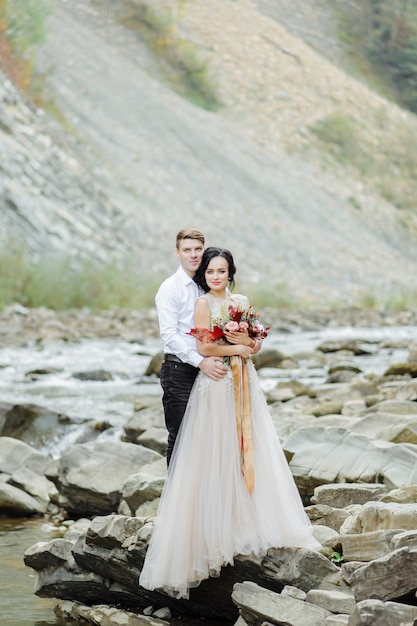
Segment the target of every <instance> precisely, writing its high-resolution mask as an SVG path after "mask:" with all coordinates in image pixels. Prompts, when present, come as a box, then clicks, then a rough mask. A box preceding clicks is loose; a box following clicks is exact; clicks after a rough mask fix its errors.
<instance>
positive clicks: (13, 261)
mask: <svg viewBox="0 0 417 626" xmlns="http://www.w3.org/2000/svg"><path fill="white" fill-rule="evenodd" d="M142 276H143V272H141V277H142ZM159 283H160V277H156V276H152V275H149V276H145V278H141V280H139V279H138V271H137V266H136V265H134V263H133V262H131V261H128V262H127V261H126V262H121V261H116V260H115V261H109V262H107V263H102V262H99V261H97V260H92V259H87V258H85V259H83V260H81V261H77V263H75V261H74V259H71V258H70V257H69V256H65V255H62V256H54V257H49V258H43V259H41V260H40V261H38V262H37V263H30V262H29V261H28V260H26V259H25V256H24V254H22V253H21V252H20V251H19V247H18V246H17V245H16V244H12V245H10V244H9V245H8V246H7V248H6V247H5V248H4V249H3V250H0V308H1V309H2V308H4V307H5V306H7V305H9V304H12V303H14V302H19V303H21V304H23V305H25V306H28V307H40V306H45V307H47V308H52V309H56V310H65V309H70V308H83V307H88V308H90V309H92V310H100V309H108V308H111V307H113V306H119V307H123V308H130V309H143V308H148V307H151V306H153V304H154V294H155V293H156V289H157V287H158V285H159Z"/></svg>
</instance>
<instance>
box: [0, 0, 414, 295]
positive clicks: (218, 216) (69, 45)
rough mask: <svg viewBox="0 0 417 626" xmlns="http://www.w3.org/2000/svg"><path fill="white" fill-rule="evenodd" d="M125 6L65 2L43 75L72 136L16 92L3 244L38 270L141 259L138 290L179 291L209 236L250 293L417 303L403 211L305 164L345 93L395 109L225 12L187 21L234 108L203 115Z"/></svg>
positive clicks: (1, 143)
mask: <svg viewBox="0 0 417 626" xmlns="http://www.w3.org/2000/svg"><path fill="white" fill-rule="evenodd" d="M125 4H126V3H124V2H122V1H118V2H101V3H96V2H93V1H92V0H79V1H77V2H72V3H71V6H69V3H66V2H64V1H63V0H58V1H57V2H56V6H55V11H54V13H53V15H52V16H51V18H50V20H49V38H48V42H47V44H46V45H45V47H44V49H43V50H42V51H41V54H40V57H39V68H40V69H41V70H42V71H44V72H45V74H46V76H47V82H48V84H49V86H50V88H51V89H52V91H53V92H54V93H55V96H56V102H57V105H58V108H59V109H60V110H61V112H62V114H63V115H64V117H65V118H66V121H67V123H66V129H64V128H63V127H62V126H60V125H59V124H58V122H56V121H53V120H51V119H50V118H49V116H48V115H47V114H46V113H42V112H41V111H38V110H34V109H33V108H31V107H30V106H29V105H28V104H26V103H25V102H23V101H22V99H21V98H20V96H19V95H18V94H17V93H16V92H15V90H14V89H13V87H12V86H11V85H10V83H8V81H7V79H6V78H4V77H3V78H2V80H1V85H0V101H1V103H2V106H1V112H0V115H1V120H0V121H1V123H0V150H1V156H2V161H1V165H0V176H1V186H0V203H1V211H0V229H1V230H0V237H1V240H2V241H4V242H7V241H8V238H9V237H10V236H11V235H12V236H15V237H18V238H19V239H21V240H22V242H25V243H24V245H27V246H28V248H29V249H30V250H31V254H32V256H34V257H36V256H39V255H43V254H45V253H48V252H49V253H51V252H53V251H56V250H64V251H66V252H70V253H71V254H73V255H74V257H76V256H79V255H80V254H91V255H93V256H95V257H98V258H106V259H108V258H112V257H115V258H117V257H126V256H129V257H130V258H131V260H132V262H133V263H135V264H136V265H137V267H138V272H147V273H149V272H153V273H154V274H155V275H163V274H164V273H168V272H170V271H171V270H172V269H173V267H175V265H176V261H175V257H174V255H173V254H172V249H173V247H174V240H175V233H176V232H177V231H178V230H179V229H180V228H182V227H184V226H188V225H195V226H197V227H199V228H201V229H202V230H203V231H204V232H205V233H206V235H207V243H208V244H209V245H223V246H227V247H229V248H231V249H232V251H233V252H234V254H235V257H236V262H237V265H238V270H239V276H240V278H241V280H242V279H243V277H247V279H248V280H253V281H262V282H263V283H264V284H265V285H267V286H269V287H270V288H271V289H282V290H283V291H286V292H287V293H289V294H293V295H294V296H295V297H297V298H307V299H315V300H319V301H323V300H324V301H334V300H342V301H345V302H346V301H347V302H349V301H353V300H354V299H355V298H357V297H358V296H359V295H361V294H363V293H366V291H367V290H370V289H376V290H378V291H379V292H387V293H388V292H390V291H391V292H392V291H401V290H406V289H408V288H409V287H410V285H411V284H412V281H413V280H414V276H415V264H416V262H417V247H416V245H415V236H414V235H413V233H412V230H411V229H410V228H407V227H405V226H404V225H403V224H402V220H401V219H400V218H401V216H400V215H399V214H398V211H397V210H396V209H395V208H394V207H392V206H390V205H389V204H388V203H387V202H385V201H383V200H382V199H381V198H380V197H378V196H376V195H375V194H374V193H372V192H371V191H370V190H369V189H367V187H366V185H363V183H361V182H360V181H358V180H357V179H355V178H354V176H353V174H352V171H351V170H349V169H347V170H346V172H345V175H344V176H341V175H340V171H339V172H335V171H329V170H328V171H325V170H322V169H320V167H321V166H320V163H319V162H318V161H315V160H314V159H312V158H311V154H309V156H308V158H307V157H306V155H305V154H303V152H304V147H303V146H304V144H303V141H304V138H305V127H304V126H303V121H304V123H305V124H306V125H307V124H308V123H311V122H312V121H313V120H314V115H316V117H317V116H318V113H320V114H321V113H326V112H329V111H331V108H332V107H331V103H332V102H333V104H334V102H335V101H336V100H337V102H338V103H340V102H342V101H344V100H345V99H346V98H345V96H346V93H347V91H346V90H348V89H350V90H351V95H350V97H349V106H350V107H353V105H354V103H355V102H358V108H357V112H358V113H357V114H358V115H359V116H360V115H362V114H363V110H365V109H366V107H369V106H373V107H388V106H391V105H388V104H387V103H385V101H383V100H382V99H381V98H379V97H377V96H376V95H375V94H371V92H368V91H367V90H366V89H365V88H364V87H363V85H359V84H357V83H355V81H353V80H352V79H351V78H348V77H347V76H346V75H344V74H343V73H342V72H341V71H339V70H337V68H335V67H334V66H332V65H331V64H330V63H329V62H327V61H325V59H324V58H323V57H321V56H320V55H319V54H318V53H317V52H316V51H314V50H313V49H312V48H310V47H309V46H308V45H306V44H305V43H304V42H302V41H301V40H300V39H297V38H296V37H294V36H293V35H290V34H289V33H288V32H287V31H286V30H285V29H284V28H283V27H282V26H281V25H279V24H278V23H277V22H276V21H275V20H274V19H272V18H271V17H269V16H268V15H262V14H261V13H259V12H258V10H257V9H256V6H255V4H253V3H251V2H249V1H246V0H245V1H244V2H240V3H239V4H238V5H237V4H236V3H235V2H232V1H231V0H230V1H228V0H227V1H225V2H224V1H223V2H222V3H219V2H218V1H217V0H210V2H207V1H206V2H200V1H196V2H193V3H186V5H185V6H184V13H183V14H182V15H181V16H180V17H181V28H182V30H183V32H184V33H186V34H187V36H188V37H189V39H191V40H193V41H194V42H196V43H197V45H198V46H200V47H202V48H203V49H205V50H206V51H207V50H210V49H211V51H212V52H211V57H210V63H211V67H212V70H213V72H214V75H215V78H216V80H217V83H218V86H219V90H220V97H221V100H222V102H223V106H222V108H221V109H220V110H219V111H218V112H217V113H213V112H208V111H204V110H202V109H199V108H197V107H196V106H194V105H192V104H191V103H189V102H187V101H186V100H184V99H183V98H181V97H180V96H179V95H177V94H176V93H174V92H173V91H172V90H171V89H170V88H169V87H168V86H167V85H166V84H165V83H164V82H163V80H162V75H161V73H160V72H159V69H158V64H157V63H156V61H155V59H154V58H153V57H152V55H151V54H150V52H149V50H148V49H147V48H146V46H145V45H144V43H143V41H142V40H141V39H140V38H139V37H138V35H137V34H135V33H134V32H132V31H129V30H127V29H126V28H125V27H124V26H123V25H122V23H121V21H120V11H122V10H123V8H124V6H125ZM260 5H263V6H262V7H261V8H263V9H264V8H265V6H264V5H265V2H263V3H258V7H259V6H260ZM250 42H252V44H250ZM277 42H278V44H279V45H278V44H277ZM277 46H278V47H277ZM277 58H279V62H278V65H277ZM263 70H264V71H263ZM313 87H314V89H313ZM352 90H353V91H352ZM262 94H263V95H262ZM320 109H321V110H320ZM390 111H394V112H391V113H390V115H392V116H396V115H403V112H400V111H399V110H397V108H395V107H394V108H392V109H390ZM303 128H304V130H303ZM290 149H291V150H292V151H289V150H290ZM305 151H306V152H307V150H305ZM352 198H354V200H355V201H354V202H353V201H352Z"/></svg>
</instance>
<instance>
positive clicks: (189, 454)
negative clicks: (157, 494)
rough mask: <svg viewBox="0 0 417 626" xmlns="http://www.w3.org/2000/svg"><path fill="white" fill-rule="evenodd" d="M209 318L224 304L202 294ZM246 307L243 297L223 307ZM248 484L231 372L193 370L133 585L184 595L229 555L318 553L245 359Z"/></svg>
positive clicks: (228, 559)
mask: <svg viewBox="0 0 417 626" xmlns="http://www.w3.org/2000/svg"><path fill="white" fill-rule="evenodd" d="M203 297H205V298H207V299H208V302H209V305H210V310H211V316H212V320H213V319H215V318H216V317H218V316H219V314H220V309H221V307H223V308H224V304H225V302H224V301H221V302H218V301H217V302H216V300H215V299H214V298H212V297H211V296H210V295H209V294H206V295H205V296H203ZM228 303H230V304H233V305H236V304H240V305H241V306H244V307H247V306H248V302H247V299H246V298H245V296H232V297H231V301H230V302H226V304H228ZM247 372H248V381H249V390H250V416H251V427H252V441H253V468H254V487H253V490H252V491H251V492H249V490H248V488H247V485H246V483H245V480H244V478H243V476H242V470H241V461H240V451H239V444H238V437H237V427H236V408H235V396H234V385H233V377H232V372H231V370H230V369H229V371H228V373H227V375H226V377H225V378H224V379H222V380H221V381H218V382H215V381H213V380H211V379H210V378H208V377H207V376H205V375H204V374H203V373H202V372H200V373H199V374H198V376H197V379H196V382H195V384H194V387H193V389H192V392H191V396H190V399H189V402H188V405H187V410H186V412H185V415H184V418H183V421H182V424H181V427H180V431H179V433H178V437H177V440H176V444H175V447H174V451H173V455H172V458H171V462H170V466H169V470H168V477H167V480H166V483H165V486H164V490H163V493H162V496H161V500H160V504H159V508H158V513H157V517H156V519H155V528H154V532H153V535H152V538H151V541H150V544H149V547H148V550H147V554H146V559H145V563H144V566H143V569H142V572H141V575H140V578H139V584H140V585H141V586H143V587H145V588H146V589H150V590H153V589H158V590H163V591H165V592H166V593H168V594H169V595H171V596H174V597H176V598H188V597H189V590H190V588H192V587H196V586H197V585H198V584H199V583H200V582H201V581H202V580H204V579H206V578H208V577H209V576H218V575H219V573H220V570H221V568H222V567H223V566H225V565H228V564H233V559H234V557H235V556H236V555H247V554H251V553H253V554H255V555H263V554H265V553H266V551H267V550H268V548H271V547H281V546H287V547H289V546H291V547H304V548H311V549H312V550H319V549H320V548H321V546H320V544H319V543H318V542H317V541H316V540H315V539H314V537H313V535H312V526H311V524H310V521H309V519H308V517H307V515H306V513H305V511H304V507H303V504H302V502H301V498H300V495H299V493H298V490H297V487H296V485H295V483H294V479H293V477H292V475H291V472H290V469H289V467H288V464H287V460H286V458H285V455H284V453H283V450H282V448H281V445H280V442H279V440H278V437H277V434H276V432H275V429H274V426H273V423H272V419H271V416H270V414H269V410H268V406H267V404H266V400H265V397H264V394H263V392H262V389H261V388H260V385H259V381H258V376H257V373H256V370H255V367H254V365H253V363H252V362H251V360H250V359H247Z"/></svg>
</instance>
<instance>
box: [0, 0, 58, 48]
mask: <svg viewBox="0 0 417 626" xmlns="http://www.w3.org/2000/svg"><path fill="white" fill-rule="evenodd" d="M51 11H52V4H51V2H50V0H6V2H5V3H4V17H5V21H6V24H7V26H6V33H7V37H8V39H9V41H10V44H11V47H12V49H13V51H14V52H15V53H16V54H17V55H18V56H23V57H25V56H27V55H29V56H30V55H31V54H32V52H33V50H34V49H35V48H36V47H37V46H39V45H40V44H42V43H43V42H44V41H45V38H46V26H45V20H46V18H47V17H48V15H49V14H50V12H51Z"/></svg>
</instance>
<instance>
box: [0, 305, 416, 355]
mask: <svg viewBox="0 0 417 626" xmlns="http://www.w3.org/2000/svg"><path fill="white" fill-rule="evenodd" d="M262 321H263V323H264V325H266V326H269V327H270V328H271V329H272V330H284V331H285V330H288V331H291V330H294V329H296V328H298V329H304V330H307V329H318V328H324V327H338V326H340V327H342V326H345V327H346V326H352V327H359V326H364V327H378V326H406V325H411V326H414V325H416V324H417V310H402V311H398V312H389V311H383V310H379V311H378V310H372V309H360V308H356V307H349V308H340V309H313V310H308V309H307V310H305V311H302V310H298V311H295V310H294V311H293V310H280V309H273V308H267V309H265V310H263V311H262ZM157 336H158V321H157V317H156V311H155V309H147V310H143V311H132V310H126V309H113V310H109V311H99V312H91V311H89V310H85V309H73V310H69V311H54V310H52V309H45V308H38V309H29V308H26V307H24V306H21V305H20V304H15V305H12V306H9V307H7V308H5V309H4V310H3V311H2V312H1V313H0V343H1V345H3V346H4V345H22V346H24V345H31V344H40V345H42V344H47V343H50V342H52V341H65V342H68V341H79V340H80V339H83V338H92V337H98V338H100V337H103V338H104V337H106V338H107V337H113V338H119V339H124V340H126V341H134V340H141V339H144V338H146V337H157Z"/></svg>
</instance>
